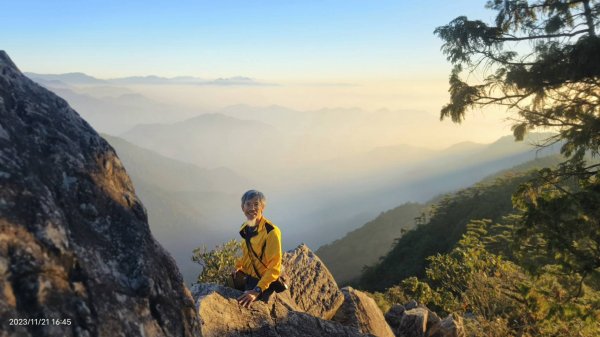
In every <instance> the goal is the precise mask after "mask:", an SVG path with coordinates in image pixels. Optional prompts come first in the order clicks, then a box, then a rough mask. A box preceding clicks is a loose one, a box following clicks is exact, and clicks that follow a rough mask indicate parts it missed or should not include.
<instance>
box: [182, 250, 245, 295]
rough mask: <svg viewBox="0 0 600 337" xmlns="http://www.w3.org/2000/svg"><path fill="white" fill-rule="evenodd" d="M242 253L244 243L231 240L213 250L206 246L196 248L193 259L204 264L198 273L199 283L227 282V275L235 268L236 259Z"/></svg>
mask: <svg viewBox="0 0 600 337" xmlns="http://www.w3.org/2000/svg"><path fill="white" fill-rule="evenodd" d="M241 254H242V243H241V242H240V241H237V240H231V241H228V242H225V243H223V244H221V245H218V246H217V247H215V249H213V250H208V249H207V248H206V247H198V248H196V249H194V252H193V255H192V261H194V262H196V263H199V264H200V265H201V266H202V272H201V273H200V274H199V275H198V279H197V280H198V283H207V282H213V283H219V284H225V282H226V279H227V277H229V275H231V273H232V272H233V270H234V268H235V261H236V260H237V259H238V258H239V257H240V256H241Z"/></svg>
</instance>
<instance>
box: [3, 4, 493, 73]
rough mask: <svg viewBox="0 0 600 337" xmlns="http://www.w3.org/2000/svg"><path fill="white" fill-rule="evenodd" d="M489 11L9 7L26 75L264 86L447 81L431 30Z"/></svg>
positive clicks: (13, 47) (10, 34)
mask: <svg viewBox="0 0 600 337" xmlns="http://www.w3.org/2000/svg"><path fill="white" fill-rule="evenodd" d="M484 4H485V1H484V0H453V1H442V0H437V1H398V0H394V1H364V0H360V1H356V0H340V1H306V0H303V1H296V0H290V1H281V0H278V1H260V0H257V1H245V0H240V1H227V0H224V1H200V0H195V1H169V2H167V1H152V0H146V1H65V0H57V1H27V0H19V1H2V5H1V10H0V41H2V46H1V48H2V49H4V50H6V51H7V52H8V53H9V55H11V57H12V58H13V59H15V60H17V61H18V64H19V65H20V67H21V68H22V69H23V70H26V71H31V72H39V73H64V72H85V73H87V74H90V75H93V76H96V77H100V78H109V77H120V76H128V75H148V74H154V75H160V76H177V75H193V76H200V77H213V78H214V77H225V76H236V75H242V76H250V77H253V78H260V79H267V80H301V79H311V80H312V79H315V80H325V81H332V80H334V81H335V80H344V79H361V78H370V79H373V78H382V77H385V78H402V77H403V76H406V75H407V74H410V73H415V72H416V73H419V74H423V75H438V74H439V73H442V74H443V75H444V76H446V73H447V71H448V69H449V65H448V64H447V62H446V61H445V59H444V56H443V55H442V54H441V53H440V50H439V48H440V46H441V41H440V40H439V39H438V38H437V37H435V36H434V35H433V30H434V29H435V28H436V27H437V26H440V25H443V24H446V23H448V22H449V21H450V20H451V19H453V18H455V17H456V16H458V15H468V16H477V17H480V18H488V17H491V14H492V12H491V11H489V10H486V9H484Z"/></svg>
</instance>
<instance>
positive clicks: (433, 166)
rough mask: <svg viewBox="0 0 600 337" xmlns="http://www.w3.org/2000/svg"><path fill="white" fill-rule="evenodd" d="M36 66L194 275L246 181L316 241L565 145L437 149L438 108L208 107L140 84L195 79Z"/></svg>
mask: <svg viewBox="0 0 600 337" xmlns="http://www.w3.org/2000/svg"><path fill="white" fill-rule="evenodd" d="M29 76H30V77H31V78H34V79H35V80H37V81H38V82H39V83H41V84H42V85H44V86H46V87H48V88H50V89H51V90H53V91H54V92H56V93H58V94H59V95H61V96H62V97H63V98H65V99H66V100H67V101H68V102H69V103H70V104H71V105H72V106H73V107H74V108H75V109H76V110H77V111H78V113H79V114H81V115H82V116H83V117H84V118H85V119H86V120H87V121H88V122H89V123H90V124H91V125H92V126H93V127H94V128H96V129H97V130H99V131H104V132H105V133H106V134H107V135H106V137H107V138H108V139H109V142H111V144H113V146H114V147H115V148H116V149H117V152H118V154H119V156H120V158H121V159H122V161H123V162H124V163H125V167H126V168H127V170H128V172H129V173H130V175H131V176H132V179H133V180H134V183H135V186H136V190H137V192H138V194H139V195H140V197H141V199H142V200H143V201H144V204H145V205H146V207H147V209H148V213H149V215H150V224H151V226H152V230H153V231H154V232H155V235H156V236H157V238H158V239H159V240H161V242H163V244H164V245H165V246H166V247H167V249H169V250H170V251H171V253H172V254H173V255H174V256H175V258H176V260H177V262H178V264H179V265H180V267H181V268H182V270H183V272H184V274H185V275H186V280H187V281H188V282H189V281H191V280H192V278H193V277H194V276H195V275H194V273H196V274H197V272H198V267H197V266H194V265H192V264H191V263H190V261H189V257H190V255H191V251H192V249H193V248H195V247H197V246H200V245H203V244H205V245H207V246H208V247H209V248H210V247H212V246H214V245H215V244H217V243H220V242H223V241H225V240H228V239H231V238H236V235H237V228H238V226H239V224H240V223H241V222H242V221H243V215H242V213H241V211H240V209H239V197H240V196H241V194H242V193H243V192H244V191H245V190H247V189H250V188H257V189H260V190H262V191H263V192H265V193H266V195H267V198H268V204H267V209H266V212H265V214H266V216H267V217H269V218H270V219H271V220H273V221H274V222H275V223H276V224H277V225H278V226H279V227H280V228H281V229H282V233H283V245H284V248H285V249H289V248H292V247H294V246H296V245H297V244H299V243H301V242H305V243H307V244H308V245H309V246H310V247H311V248H313V249H316V248H318V247H319V246H321V245H323V244H327V243H330V242H332V241H334V240H336V239H339V238H341V237H343V236H344V235H345V234H346V233H348V232H350V231H352V230H354V229H356V228H359V227H360V226H362V225H363V224H365V223H367V222H368V221H370V220H373V219H374V218H375V217H376V216H377V215H378V214H380V213H381V212H383V211H387V210H390V209H393V208H395V207H397V206H398V205H401V204H404V203H406V202H421V203H422V202H425V201H427V200H429V199H431V198H432V197H434V196H436V195H438V194H440V193H445V192H449V191H452V190H456V189H459V188H463V187H466V186H469V185H471V184H473V183H475V182H477V181H478V180H480V179H482V178H484V177H485V176H487V175H489V174H492V173H494V172H496V171H498V170H501V169H504V168H508V167H511V166H514V165H517V164H519V163H522V162H526V161H528V160H531V159H534V158H536V157H539V156H543V155H546V154H551V153H556V152H557V151H558V149H557V148H556V147H554V148H549V149H545V150H543V151H541V152H536V149H535V148H534V147H533V146H532V145H531V144H529V143H531V142H535V141H536V138H540V137H543V135H536V134H534V135H532V136H531V137H530V138H528V139H527V140H526V141H525V142H519V143H515V142H514V140H513V138H512V136H507V137H503V138H501V139H499V140H497V141H496V142H493V143H491V144H478V143H473V142H461V143H458V144H454V145H451V144H448V145H449V146H447V147H446V148H444V149H441V150H438V149H431V148H429V147H427V146H425V145H424V144H430V143H432V142H434V141H436V142H439V143H440V144H446V143H447V140H445V139H444V138H443V133H444V132H447V131H443V130H446V129H444V128H446V126H443V125H441V124H440V123H439V119H438V116H437V115H436V114H431V113H427V112H424V111H412V110H396V111H394V110H386V109H381V110H377V111H366V110H363V109H360V108H325V109H319V110H313V111H299V110H295V109H290V108H286V107H283V106H278V105H271V106H267V107H253V106H249V105H239V104H237V105H231V106H226V107H224V108H219V109H206V110H202V109H200V110H199V109H197V108H190V106H191V105H190V104H189V103H190V102H184V101H181V102H179V101H176V100H171V101H170V102H171V103H163V102H162V100H160V99H156V97H155V96H153V95H150V96H148V95H145V94H141V93H140V92H139V91H138V89H139V88H141V87H144V86H145V87H152V88H155V90H154V91H149V92H157V91H159V92H160V91H161V90H163V89H164V88H168V87H169V88H173V89H172V90H175V91H172V92H173V93H176V89H177V88H179V84H181V82H185V83H187V84H185V85H186V86H188V84H189V83H192V82H194V81H197V80H198V79H197V78H194V77H185V78H172V79H166V80H165V79H162V78H157V77H152V76H149V77H139V78H138V77H136V78H128V79H119V80H99V79H96V78H93V77H90V76H87V75H85V74H80V73H73V74H63V75H38V74H29ZM236 80H239V81H246V80H247V79H243V78H237V79H236ZM165 81H168V82H169V83H170V84H168V85H167V84H165V83H164V82H165ZM198 81H199V80H198ZM219 81H220V80H219ZM225 81H227V80H225ZM220 82H223V81H220ZM152 83H155V84H156V85H152ZM230 83H233V82H230ZM161 85H165V86H161ZM233 88H234V87H228V89H233ZM164 90H166V89H164ZM169 90H171V89H169ZM170 92H171V91H170ZM109 135H114V136H119V137H120V138H115V137H111V136H109Z"/></svg>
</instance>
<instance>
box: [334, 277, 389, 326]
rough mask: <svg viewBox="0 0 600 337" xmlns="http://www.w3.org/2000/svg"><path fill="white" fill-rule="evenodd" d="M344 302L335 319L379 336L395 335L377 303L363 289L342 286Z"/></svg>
mask: <svg viewBox="0 0 600 337" xmlns="http://www.w3.org/2000/svg"><path fill="white" fill-rule="evenodd" d="M342 293H343V294H344V303H343V304H342V306H341V307H340V308H339V309H338V311H337V313H336V314H335V316H334V317H333V321H336V322H340V323H342V324H344V325H347V326H352V327H355V328H356V329H357V330H358V331H359V332H362V333H370V334H372V335H375V336H378V337H394V333H393V332H392V329H390V326H389V325H388V324H387V322H386V321H385V318H384V317H383V313H382V312H381V309H379V307H378V306H377V303H375V301H374V300H373V299H372V298H371V297H369V296H368V295H367V294H365V293H363V292H362V291H358V290H356V289H353V288H352V287H345V288H342Z"/></svg>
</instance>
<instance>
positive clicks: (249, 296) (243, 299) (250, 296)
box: [237, 290, 258, 308]
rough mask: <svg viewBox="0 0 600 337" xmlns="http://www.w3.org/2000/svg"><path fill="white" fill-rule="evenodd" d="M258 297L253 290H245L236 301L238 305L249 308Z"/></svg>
mask: <svg viewBox="0 0 600 337" xmlns="http://www.w3.org/2000/svg"><path fill="white" fill-rule="evenodd" d="M257 297H258V293H257V292H256V291H254V290H246V291H245V292H244V294H242V296H240V297H238V298H237V301H238V303H239V304H241V305H242V306H243V307H246V308H249V307H250V303H252V302H254V301H256V298H257Z"/></svg>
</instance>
